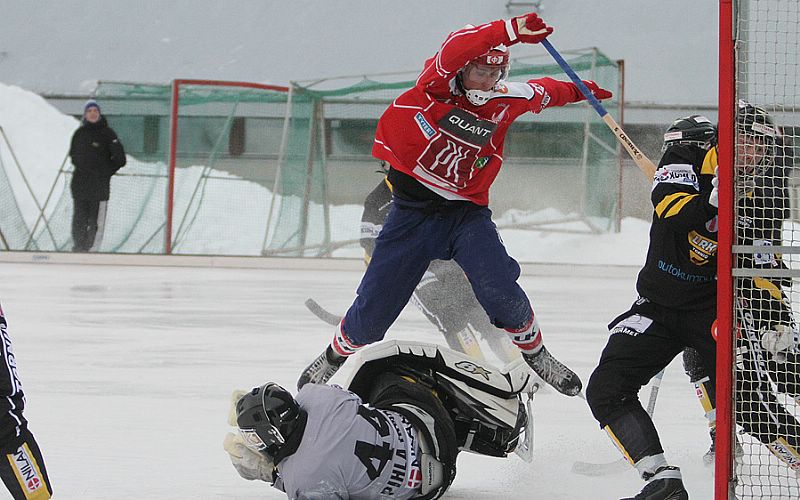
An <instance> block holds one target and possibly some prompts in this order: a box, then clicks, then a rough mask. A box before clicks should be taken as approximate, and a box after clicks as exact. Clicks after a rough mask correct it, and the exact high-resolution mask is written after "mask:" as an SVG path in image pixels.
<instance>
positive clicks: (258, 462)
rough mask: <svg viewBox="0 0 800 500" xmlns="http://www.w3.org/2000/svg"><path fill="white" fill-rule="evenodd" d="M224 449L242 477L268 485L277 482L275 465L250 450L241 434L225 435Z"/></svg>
mask: <svg viewBox="0 0 800 500" xmlns="http://www.w3.org/2000/svg"><path fill="white" fill-rule="evenodd" d="M222 447H223V448H225V451H226V452H228V455H229V456H230V457H231V463H232V464H233V467H234V468H235V469H236V472H238V473H239V475H240V476H242V477H243V478H245V479H247V480H248V481H253V480H255V479H258V480H260V481H264V482H267V483H274V482H275V465H274V464H273V463H272V462H271V461H269V460H267V458H266V457H265V456H264V455H262V454H260V453H256V452H255V451H253V450H251V449H249V448H248V447H247V446H245V444H244V439H242V436H241V435H239V434H233V433H231V432H229V433H227V434H225V439H224V440H223V441H222Z"/></svg>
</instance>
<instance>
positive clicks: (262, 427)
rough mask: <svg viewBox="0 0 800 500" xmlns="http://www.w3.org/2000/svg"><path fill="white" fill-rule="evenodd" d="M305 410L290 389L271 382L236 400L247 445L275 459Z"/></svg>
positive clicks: (238, 420) (240, 427)
mask: <svg viewBox="0 0 800 500" xmlns="http://www.w3.org/2000/svg"><path fill="white" fill-rule="evenodd" d="M302 411H303V410H301V409H300V406H299V405H298V404H297V401H295V400H294V398H293V397H292V395H291V394H290V393H289V391H287V390H286V389H284V388H283V387H281V386H279V385H278V384H276V383H274V382H268V383H266V384H264V385H262V386H261V387H256V388H254V389H253V390H252V391H250V392H248V393H247V394H245V395H244V396H242V397H241V398H240V399H239V401H237V402H236V424H237V425H238V426H239V433H240V434H241V435H242V438H243V439H244V442H245V445H246V446H247V447H248V448H250V449H251V450H253V451H255V452H258V453H261V454H263V455H266V456H267V457H268V458H270V459H271V460H274V459H275V456H276V455H277V454H278V453H279V452H280V451H281V449H282V448H283V446H284V445H285V444H286V440H287V439H288V438H289V436H290V435H291V434H292V432H293V431H294V430H295V428H296V427H297V425H298V422H299V420H300V416H301V413H302Z"/></svg>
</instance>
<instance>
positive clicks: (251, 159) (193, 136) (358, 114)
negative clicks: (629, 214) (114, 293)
mask: <svg viewBox="0 0 800 500" xmlns="http://www.w3.org/2000/svg"><path fill="white" fill-rule="evenodd" d="M567 59H568V61H569V63H570V65H571V66H572V67H573V68H575V70H576V71H577V72H578V73H579V74H580V75H581V76H582V77H583V78H587V79H592V80H595V81H596V82H598V84H600V85H601V86H603V87H605V88H609V89H612V90H616V89H617V85H618V69H617V67H616V64H615V63H614V62H613V61H611V60H609V59H608V58H607V57H605V56H604V55H603V54H602V53H600V52H598V51H596V50H588V51H584V52H583V53H581V54H578V55H576V56H574V57H567ZM415 76H416V75H406V77H405V78H402V77H401V78H398V77H396V76H382V77H378V76H372V77H359V78H355V79H350V80H344V79H330V80H321V81H318V82H314V83H305V84H292V85H291V86H290V87H289V88H287V89H285V90H284V89H280V88H275V87H269V86H260V85H257V84H242V83H235V82H201V81H181V80H178V81H176V82H174V83H173V84H172V85H153V84H137V83H122V82H102V83H101V84H100V85H99V86H98V88H97V90H96V92H95V97H96V99H97V100H98V101H99V102H100V103H101V106H102V108H103V113H104V114H105V115H106V116H107V118H108V120H109V123H110V125H111V126H112V127H113V128H114V129H115V130H116V131H117V133H118V135H119V136H120V139H121V141H122V143H123V145H124V146H125V148H126V151H127V152H128V155H129V161H128V165H127V166H126V167H125V168H123V169H122V170H120V172H119V173H118V174H117V175H115V176H114V177H113V178H112V188H111V200H110V201H109V206H108V215H107V221H106V231H105V235H104V238H103V241H102V244H101V245H100V247H99V248H100V251H103V252H123V253H163V252H165V251H166V250H167V249H169V251H170V252H171V253H176V254H209V255H285V256H326V255H331V254H332V253H334V254H335V253H336V252H338V251H339V249H342V248H351V249H352V248H356V247H357V244H356V242H357V239H358V222H359V217H360V212H361V209H360V204H361V203H362V201H363V199H364V197H365V196H366V195H367V193H369V191H370V190H371V189H372V188H373V187H374V186H375V185H376V184H377V183H378V182H379V180H380V174H376V173H375V172H376V170H378V164H377V162H376V161H375V160H374V159H373V158H371V155H370V151H371V148H372V139H373V137H374V130H375V126H376V124H377V121H378V118H379V117H380V115H381V114H382V113H383V111H384V110H385V109H386V107H387V106H388V105H389V104H390V103H391V101H392V100H393V99H394V98H396V97H397V96H398V95H399V94H400V93H402V92H403V91H404V90H406V89H408V88H410V87H411V86H413V84H414V81H413V80H412V79H409V78H414V77H415ZM542 76H553V77H555V78H560V79H566V77H564V76H563V75H562V73H561V70H560V68H559V67H558V66H557V65H556V64H555V63H550V62H549V61H547V62H545V63H542V64H537V62H536V60H515V61H513V62H512V67H511V72H510V79H513V80H526V79H530V78H537V77H542ZM606 106H607V107H608V108H609V109H611V110H614V109H616V107H615V106H616V103H615V102H607V103H606ZM505 151H506V162H505V165H504V168H503V171H502V172H501V174H500V176H498V179H497V181H496V183H495V186H494V187H493V189H492V191H491V197H492V201H491V206H492V207H493V210H494V212H495V214H496V215H498V216H499V215H504V214H509V213H511V214H512V215H513V216H511V217H504V218H503V220H504V221H506V224H507V225H509V226H514V227H536V228H547V227H550V228H558V227H560V226H559V224H557V223H559V222H565V221H573V222H575V223H576V224H577V225H573V226H571V227H572V229H571V230H583V231H593V232H602V231H608V230H611V229H612V228H613V226H614V224H613V222H614V219H615V217H617V208H618V206H617V205H618V204H617V200H618V182H617V178H618V175H619V170H618V169H619V165H618V156H617V155H618V152H617V146H616V143H615V140H614V137H613V136H612V134H611V133H610V132H609V131H608V129H607V128H606V127H605V125H604V124H603V123H602V121H601V120H600V119H599V118H598V117H597V116H596V114H595V113H594V112H593V110H592V109H591V108H590V107H589V106H587V105H585V104H580V105H572V106H566V107H563V108H554V109H551V110H546V111H545V112H544V113H542V114H541V115H536V116H534V115H525V116H522V117H520V118H519V119H518V120H517V122H516V123H515V124H514V125H513V126H512V127H511V129H510V130H509V133H508V136H507V141H506V149H505ZM0 166H1V165H0ZM71 171H72V167H71V165H69V164H67V165H66V166H65V168H63V170H62V173H61V175H60V176H59V180H58V181H56V190H55V191H54V193H53V196H52V197H51V198H50V199H49V200H48V201H47V206H45V207H44V210H43V214H44V215H45V216H44V217H40V219H42V220H40V221H39V223H37V225H36V227H35V228H32V232H33V238H32V239H29V242H28V244H27V246H26V248H27V249H41V250H69V249H70V248H71V242H70V235H69V225H70V223H69V221H70V219H71V215H72V213H71V212H72V200H71V197H70V193H69V189H68V180H69V178H70V176H71ZM0 189H2V177H0ZM545 209H555V210H551V211H547V212H546V213H547V214H549V215H542V211H543V210H545ZM534 213H535V214H536V215H534V216H531V215H530V214H534ZM515 214H516V215H515ZM517 215H518V216H517ZM7 224H8V222H6V221H5V220H0V229H4V228H5V227H6V226H7ZM576 228H577V229H576ZM23 239H24V238H23ZM12 246H14V247H16V246H17V243H15V244H13V245H12Z"/></svg>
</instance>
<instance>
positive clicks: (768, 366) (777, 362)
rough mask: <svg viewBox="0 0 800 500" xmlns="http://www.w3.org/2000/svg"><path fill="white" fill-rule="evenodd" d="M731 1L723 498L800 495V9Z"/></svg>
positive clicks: (725, 61) (724, 82)
mask: <svg viewBox="0 0 800 500" xmlns="http://www.w3.org/2000/svg"><path fill="white" fill-rule="evenodd" d="M720 6H721V14H722V15H721V16H720V37H721V38H720V149H719V151H720V167H719V168H720V172H721V173H720V183H721V184H722V186H723V187H722V188H721V198H720V211H719V228H720V247H719V249H720V255H719V257H720V261H719V262H720V267H719V279H720V300H719V305H720V307H719V320H720V332H719V337H718V342H719V343H718V354H719V356H718V369H717V374H718V382H717V383H718V389H719V391H718V394H719V395H720V397H719V398H718V415H717V416H718V433H717V436H718V443H717V444H718V453H717V469H716V470H717V474H716V481H717V484H716V492H717V497H716V498H718V499H719V498H730V499H733V498H738V499H742V500H744V499H790V498H800V484H799V483H798V481H799V480H800V410H799V407H798V404H799V403H800V350H798V347H797V343H798V324H797V322H796V319H795V311H797V310H798V307H800V288H798V287H797V286H796V279H797V276H800V273H799V272H798V265H800V262H799V261H798V253H800V225H798V222H797V213H796V207H797V187H796V186H797V178H796V174H795V172H794V161H795V156H796V155H795V144H797V145H800V143H798V142H797V140H798V132H800V114H799V113H800V109H799V108H798V102H797V100H798V98H799V97H798V96H800V87H798V81H797V76H798V72H800V69H799V68H800V66H799V65H798V48H800V2H797V0H742V1H738V2H733V3H731V2H730V1H727V2H726V1H722V2H720ZM731 30H732V31H731ZM731 160H732V161H731ZM731 167H732V168H731Z"/></svg>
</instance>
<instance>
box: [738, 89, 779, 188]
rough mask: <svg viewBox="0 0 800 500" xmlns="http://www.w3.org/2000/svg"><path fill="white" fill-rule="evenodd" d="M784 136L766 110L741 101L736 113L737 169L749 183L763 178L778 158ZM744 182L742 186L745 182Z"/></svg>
mask: <svg viewBox="0 0 800 500" xmlns="http://www.w3.org/2000/svg"><path fill="white" fill-rule="evenodd" d="M779 135H780V133H779V132H778V128H777V127H776V126H775V122H773V121H772V117H771V116H770V115H769V113H767V111H766V110H765V109H764V108H761V107H759V106H753V105H752V104H750V103H748V102H746V101H743V100H741V99H740V100H739V105H738V108H737V110H736V167H737V170H738V171H739V172H740V173H741V175H742V176H744V179H745V181H748V182H750V183H752V178H753V177H755V176H759V175H762V174H763V173H764V172H765V171H766V169H767V167H768V166H769V165H771V164H772V162H773V160H774V158H775V141H776V139H777V137H778V136H779ZM745 181H742V182H745Z"/></svg>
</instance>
